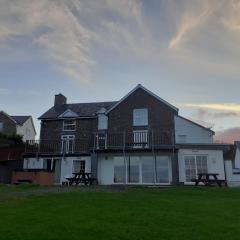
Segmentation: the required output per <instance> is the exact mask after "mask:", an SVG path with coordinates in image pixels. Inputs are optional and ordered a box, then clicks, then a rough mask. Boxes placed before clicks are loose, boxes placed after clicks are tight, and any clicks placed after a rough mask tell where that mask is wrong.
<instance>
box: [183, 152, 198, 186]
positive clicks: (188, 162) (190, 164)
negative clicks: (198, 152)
mask: <svg viewBox="0 0 240 240" xmlns="http://www.w3.org/2000/svg"><path fill="white" fill-rule="evenodd" d="M184 161H185V175H186V182H191V179H193V178H196V177H197V176H196V166H195V156H185V157H184Z"/></svg>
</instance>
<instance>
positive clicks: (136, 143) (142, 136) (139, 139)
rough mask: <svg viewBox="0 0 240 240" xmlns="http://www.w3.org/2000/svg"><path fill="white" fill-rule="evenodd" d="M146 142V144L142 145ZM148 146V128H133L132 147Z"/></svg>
mask: <svg viewBox="0 0 240 240" xmlns="http://www.w3.org/2000/svg"><path fill="white" fill-rule="evenodd" d="M143 144H146V145H143ZM148 146H149V133H148V130H134V131H133V147H134V148H146V147H148Z"/></svg>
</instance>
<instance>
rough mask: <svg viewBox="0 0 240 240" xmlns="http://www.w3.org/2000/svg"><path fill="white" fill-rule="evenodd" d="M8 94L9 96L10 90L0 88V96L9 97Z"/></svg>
mask: <svg viewBox="0 0 240 240" xmlns="http://www.w3.org/2000/svg"><path fill="white" fill-rule="evenodd" d="M10 94H11V90H9V89H7V88H0V95H10Z"/></svg>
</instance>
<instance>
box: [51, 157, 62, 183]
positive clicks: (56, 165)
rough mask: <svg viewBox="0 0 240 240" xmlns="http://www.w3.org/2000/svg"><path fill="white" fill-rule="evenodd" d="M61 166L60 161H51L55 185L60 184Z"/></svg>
mask: <svg viewBox="0 0 240 240" xmlns="http://www.w3.org/2000/svg"><path fill="white" fill-rule="evenodd" d="M61 166H62V159H60V158H59V159H53V171H54V180H55V183H60V182H61Z"/></svg>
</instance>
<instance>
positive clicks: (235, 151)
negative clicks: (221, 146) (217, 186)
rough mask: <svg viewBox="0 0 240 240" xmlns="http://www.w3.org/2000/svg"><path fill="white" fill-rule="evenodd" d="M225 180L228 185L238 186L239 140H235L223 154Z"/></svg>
mask: <svg viewBox="0 0 240 240" xmlns="http://www.w3.org/2000/svg"><path fill="white" fill-rule="evenodd" d="M224 159H225V169H226V176H227V182H228V185H229V186H232V187H239V186H240V142H239V141H237V142H235V143H234V145H233V146H231V147H230V149H229V151H227V152H226V153H225V154H224Z"/></svg>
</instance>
